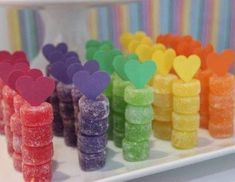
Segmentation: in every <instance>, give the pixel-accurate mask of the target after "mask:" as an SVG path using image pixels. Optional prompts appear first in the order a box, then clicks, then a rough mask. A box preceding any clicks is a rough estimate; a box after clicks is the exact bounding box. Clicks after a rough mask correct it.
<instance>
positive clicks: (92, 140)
mask: <svg viewBox="0 0 235 182" xmlns="http://www.w3.org/2000/svg"><path fill="white" fill-rule="evenodd" d="M106 144H107V136H106V134H104V135H100V136H86V135H82V134H81V133H78V148H79V150H80V151H81V152H83V153H86V154H94V153H99V152H101V151H103V150H104V149H105V146H106Z"/></svg>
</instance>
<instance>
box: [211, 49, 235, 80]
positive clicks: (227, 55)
mask: <svg viewBox="0 0 235 182" xmlns="http://www.w3.org/2000/svg"><path fill="white" fill-rule="evenodd" d="M234 60H235V53H234V51H233V50H229V49H227V50H224V51H223V52H222V53H215V52H213V53H210V54H209V55H208V56H207V61H206V63H207V67H208V68H209V69H210V70H211V71H213V72H214V73H216V74H217V75H219V76H223V75H225V74H226V73H227V72H228V69H229V67H230V66H231V65H232V63H233V62H234Z"/></svg>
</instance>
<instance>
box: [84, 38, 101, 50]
mask: <svg viewBox="0 0 235 182" xmlns="http://www.w3.org/2000/svg"><path fill="white" fill-rule="evenodd" d="M100 45H101V43H100V42H99V41H98V40H93V39H91V40H88V41H87V42H86V49H88V48H90V47H97V48H98V47H100Z"/></svg>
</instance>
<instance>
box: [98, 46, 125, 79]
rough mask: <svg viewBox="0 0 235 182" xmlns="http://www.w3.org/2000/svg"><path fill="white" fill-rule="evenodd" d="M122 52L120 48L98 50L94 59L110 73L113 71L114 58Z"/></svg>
mask: <svg viewBox="0 0 235 182" xmlns="http://www.w3.org/2000/svg"><path fill="white" fill-rule="evenodd" d="M120 54H122V53H121V51H120V50H118V49H112V50H106V51H104V50H98V51H97V52H96V53H95V55H94V57H93V59H95V60H96V61H97V62H98V63H99V65H100V69H101V70H102V71H106V72H107V73H109V74H110V75H111V74H112V73H113V71H114V68H113V59H114V57H115V56H117V55H120Z"/></svg>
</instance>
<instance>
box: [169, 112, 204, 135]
mask: <svg viewBox="0 0 235 182" xmlns="http://www.w3.org/2000/svg"><path fill="white" fill-rule="evenodd" d="M199 120H200V115H199V114H178V113H176V112H173V113H172V124H173V128H174V129H176V130H178V131H195V130H197V129H198V128H199Z"/></svg>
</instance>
